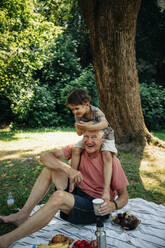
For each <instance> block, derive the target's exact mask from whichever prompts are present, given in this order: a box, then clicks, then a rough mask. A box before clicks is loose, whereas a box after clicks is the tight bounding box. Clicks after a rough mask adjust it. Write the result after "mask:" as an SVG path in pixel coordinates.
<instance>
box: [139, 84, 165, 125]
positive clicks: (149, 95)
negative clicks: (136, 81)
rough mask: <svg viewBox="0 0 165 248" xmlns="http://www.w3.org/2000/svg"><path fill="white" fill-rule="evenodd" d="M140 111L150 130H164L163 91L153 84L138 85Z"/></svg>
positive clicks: (164, 100) (160, 87)
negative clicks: (140, 103)
mask: <svg viewBox="0 0 165 248" xmlns="http://www.w3.org/2000/svg"><path fill="white" fill-rule="evenodd" d="M140 94H141V102H142V110H143V115H144V120H145V123H146V126H147V127H148V128H149V129H150V130H151V129H152V130H156V129H162V128H164V125H165V124H164V123H165V89H164V88H163V87H162V86H160V85H157V84H155V83H151V84H150V85H148V84H146V83H141V84H140Z"/></svg>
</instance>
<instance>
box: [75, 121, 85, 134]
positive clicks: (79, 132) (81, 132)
mask: <svg viewBox="0 0 165 248" xmlns="http://www.w3.org/2000/svg"><path fill="white" fill-rule="evenodd" d="M75 127H76V132H77V135H78V136H81V135H82V134H83V130H82V129H80V128H79V127H78V126H77V123H75Z"/></svg>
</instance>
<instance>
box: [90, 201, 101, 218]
mask: <svg viewBox="0 0 165 248" xmlns="http://www.w3.org/2000/svg"><path fill="white" fill-rule="evenodd" d="M92 203H93V208H94V212H95V215H97V216H100V214H99V212H98V209H99V208H100V207H101V205H102V204H103V203H104V200H103V199H101V198H96V199H93V201H92Z"/></svg>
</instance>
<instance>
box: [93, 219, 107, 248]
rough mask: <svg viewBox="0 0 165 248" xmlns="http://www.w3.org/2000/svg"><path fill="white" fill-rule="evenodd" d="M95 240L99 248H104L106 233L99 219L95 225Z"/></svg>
mask: <svg viewBox="0 0 165 248" xmlns="http://www.w3.org/2000/svg"><path fill="white" fill-rule="evenodd" d="M96 227H97V229H96V232H95V235H96V240H97V243H98V247H99V248H106V232H105V231H104V224H103V221H102V220H101V219H99V220H98V221H97V223H96Z"/></svg>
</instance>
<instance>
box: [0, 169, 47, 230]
mask: <svg viewBox="0 0 165 248" xmlns="http://www.w3.org/2000/svg"><path fill="white" fill-rule="evenodd" d="M51 181H52V176H51V170H49V169H47V168H44V169H43V170H42V172H41V174H40V175H39V177H38V178H37V180H36V182H35V184H34V186H33V189H32V191H31V193H30V196H29V198H28V200H27V201H26V203H25V205H24V206H23V208H22V209H21V210H20V211H19V212H18V213H15V214H11V215H9V216H0V220H1V221H3V222H4V223H12V224H15V225H16V226H18V225H20V224H21V223H23V222H24V221H25V220H26V219H27V218H28V217H29V215H30V213H31V211H32V210H33V208H34V207H35V205H36V204H37V203H38V202H39V201H40V200H41V199H42V198H43V197H44V195H45V194H46V193H47V191H48V189H49V186H50V183H51Z"/></svg>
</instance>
